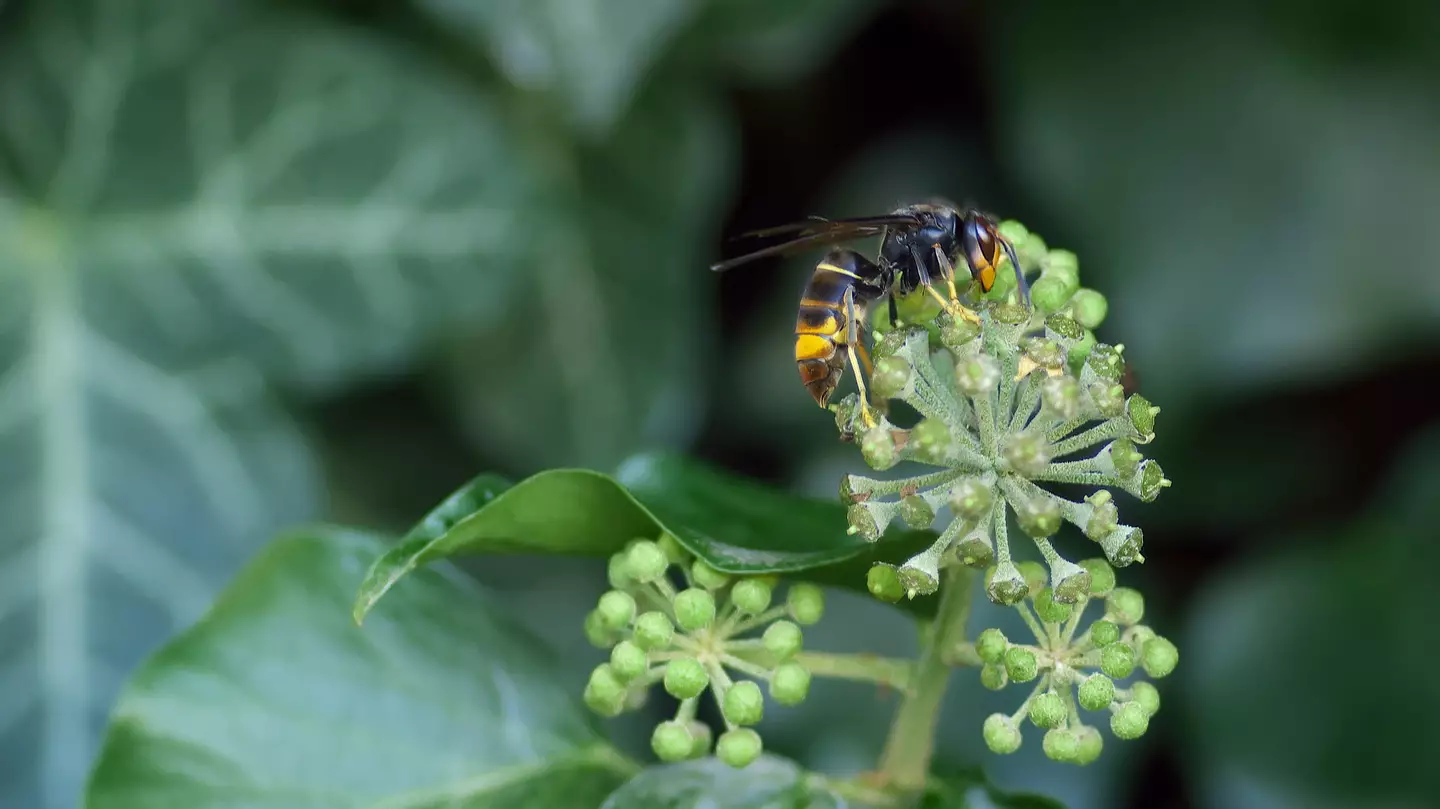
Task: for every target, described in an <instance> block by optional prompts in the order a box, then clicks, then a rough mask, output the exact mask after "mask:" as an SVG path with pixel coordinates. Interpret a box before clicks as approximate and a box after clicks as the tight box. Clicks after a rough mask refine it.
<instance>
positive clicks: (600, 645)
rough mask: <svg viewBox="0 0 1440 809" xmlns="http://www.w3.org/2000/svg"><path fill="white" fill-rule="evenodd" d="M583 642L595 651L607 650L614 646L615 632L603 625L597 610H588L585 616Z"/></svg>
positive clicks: (603, 622)
mask: <svg viewBox="0 0 1440 809" xmlns="http://www.w3.org/2000/svg"><path fill="white" fill-rule="evenodd" d="M585 640H587V641H589V642H590V645H591V646H594V647H595V648H597V649H609V648H610V647H611V646H613V645H614V644H615V640H616V635H615V632H614V631H613V630H611V629H610V627H608V626H606V625H605V621H604V620H603V619H602V618H601V617H600V611H599V610H590V612H588V613H586V615H585Z"/></svg>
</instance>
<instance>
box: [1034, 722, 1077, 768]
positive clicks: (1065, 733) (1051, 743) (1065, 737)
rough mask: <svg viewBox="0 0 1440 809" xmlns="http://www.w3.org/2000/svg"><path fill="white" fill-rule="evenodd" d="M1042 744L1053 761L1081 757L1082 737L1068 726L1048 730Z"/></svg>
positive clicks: (1047, 755)
mask: <svg viewBox="0 0 1440 809" xmlns="http://www.w3.org/2000/svg"><path fill="white" fill-rule="evenodd" d="M1041 745H1042V747H1043V749H1044V750H1045V757H1046V758H1048V759H1050V760H1051V761H1075V760H1076V759H1078V758H1079V757H1080V737H1079V736H1076V735H1075V733H1074V731H1071V730H1069V729H1067V728H1054V729H1051V730H1048V731H1046V732H1045V740H1044V741H1043V742H1041Z"/></svg>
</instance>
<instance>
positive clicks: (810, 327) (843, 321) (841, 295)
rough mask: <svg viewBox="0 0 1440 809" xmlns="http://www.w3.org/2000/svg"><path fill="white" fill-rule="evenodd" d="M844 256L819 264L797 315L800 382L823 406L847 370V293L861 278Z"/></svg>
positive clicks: (834, 255)
mask: <svg viewBox="0 0 1440 809" xmlns="http://www.w3.org/2000/svg"><path fill="white" fill-rule="evenodd" d="M845 252H847V253H848V252H849V251H845ZM843 258H844V257H843V256H842V255H837V254H836V253H832V254H831V255H827V256H826V257H825V258H824V259H822V260H821V261H820V263H819V264H816V265H815V272H814V274H812V275H811V276H810V281H809V283H807V284H806V285H805V292H804V293H803V294H802V295H801V297H800V311H799V314H797V315H796V317H795V365H796V367H797V368H798V369H799V370H800V381H801V382H803V383H804V384H805V388H806V390H809V391H810V395H811V396H812V397H814V399H815V402H816V404H819V405H820V406H821V407H824V406H825V405H826V404H827V403H828V402H829V400H830V394H832V393H834V392H835V387H836V386H837V385H839V384H840V377H841V376H842V375H844V373H845V357H844V356H843V353H844V346H845V340H846V326H847V325H848V320H847V313H846V308H847V307H846V302H845V295H846V293H847V292H850V291H851V289H852V288H854V286H855V284H856V282H858V281H860V280H861V278H860V276H859V274H857V273H856V272H854V271H853V270H852V269H851V268H850V267H849V266H847V265H850V264H852V263H853V262H851V261H845V260H843ZM862 260H863V259H862Z"/></svg>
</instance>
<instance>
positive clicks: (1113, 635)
mask: <svg viewBox="0 0 1440 809" xmlns="http://www.w3.org/2000/svg"><path fill="white" fill-rule="evenodd" d="M1117 640H1120V627H1118V626H1116V625H1115V622H1113V621H1103V620H1102V621H1096V622H1095V623H1093V624H1091V625H1090V642H1091V643H1093V644H1095V646H1096V647H1099V648H1103V647H1106V646H1109V645H1110V644H1112V643H1114V642H1115V641H1117Z"/></svg>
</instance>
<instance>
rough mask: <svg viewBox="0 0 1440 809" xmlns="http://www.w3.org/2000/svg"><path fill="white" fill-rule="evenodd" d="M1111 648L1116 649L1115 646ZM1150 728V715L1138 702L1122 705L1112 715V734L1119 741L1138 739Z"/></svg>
mask: <svg viewBox="0 0 1440 809" xmlns="http://www.w3.org/2000/svg"><path fill="white" fill-rule="evenodd" d="M1111 648H1114V647H1113V646H1112V647H1111ZM1149 728H1150V715H1149V714H1147V713H1145V709H1144V708H1143V707H1141V705H1140V703H1138V702H1125V703H1121V705H1120V707H1119V708H1117V709H1116V710H1115V713H1113V714H1111V715H1110V732H1111V733H1114V734H1115V738H1117V739H1126V740H1130V739H1138V738H1140V737H1141V736H1144V735H1145V731H1146V730H1148V729H1149Z"/></svg>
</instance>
